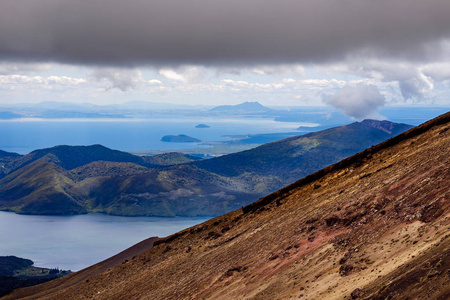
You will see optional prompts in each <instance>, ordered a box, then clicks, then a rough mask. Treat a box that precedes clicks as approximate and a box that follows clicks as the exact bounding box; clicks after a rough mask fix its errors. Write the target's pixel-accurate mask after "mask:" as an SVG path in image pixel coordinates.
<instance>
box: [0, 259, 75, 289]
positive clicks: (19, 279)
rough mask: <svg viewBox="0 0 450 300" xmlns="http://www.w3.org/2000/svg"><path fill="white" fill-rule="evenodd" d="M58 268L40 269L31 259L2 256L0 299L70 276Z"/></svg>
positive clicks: (67, 272) (0, 265) (0, 262)
mask: <svg viewBox="0 0 450 300" xmlns="http://www.w3.org/2000/svg"><path fill="white" fill-rule="evenodd" d="M70 273H71V271H63V270H59V269H58V268H53V269H48V268H38V267H34V266H33V261H32V260H30V259H25V258H20V257H16V256H0V297H1V296H4V295H7V294H9V293H10V292H12V291H13V290H15V289H17V288H21V287H27V286H33V285H36V284H40V283H44V282H47V281H50V280H53V279H56V278H58V277H62V276H65V275H68V274H70Z"/></svg>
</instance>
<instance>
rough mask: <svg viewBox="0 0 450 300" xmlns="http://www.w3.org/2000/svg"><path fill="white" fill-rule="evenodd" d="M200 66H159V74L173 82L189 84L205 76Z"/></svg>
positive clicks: (203, 69)
mask: <svg viewBox="0 0 450 300" xmlns="http://www.w3.org/2000/svg"><path fill="white" fill-rule="evenodd" d="M205 72H206V70H205V68H204V67H202V66H194V65H187V66H180V67H178V68H161V69H160V70H159V75H161V76H162V77H164V78H165V79H168V80H170V81H173V82H175V83H183V84H191V83H197V82H199V81H201V80H202V79H203V78H204V76H205Z"/></svg>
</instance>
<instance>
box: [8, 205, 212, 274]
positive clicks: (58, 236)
mask: <svg viewBox="0 0 450 300" xmlns="http://www.w3.org/2000/svg"><path fill="white" fill-rule="evenodd" d="M208 219H209V218H207V217H195V218H184V217H176V218H158V217H118V216H109V215H104V214H87V215H75V216H30V215H17V214H14V213H10V212H0V256H5V255H15V256H18V257H23V258H28V259H31V260H33V261H34V265H35V266H38V267H49V268H55V267H58V268H60V269H64V270H72V271H77V270H81V269H83V268H85V267H88V266H90V265H92V264H95V263H97V262H100V261H102V260H104V259H106V258H108V257H111V256H112V255H114V254H117V253H119V252H120V251H122V250H125V249H126V248H128V247H130V246H132V245H134V244H136V243H138V242H140V241H142V240H144V239H146V238H149V237H152V236H159V237H164V236H168V235H170V234H172V233H175V232H178V231H180V230H182V229H185V228H188V227H191V226H194V225H196V224H199V223H202V222H204V221H206V220H208Z"/></svg>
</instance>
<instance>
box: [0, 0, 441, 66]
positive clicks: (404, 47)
mask: <svg viewBox="0 0 450 300" xmlns="http://www.w3.org/2000/svg"><path fill="white" fill-rule="evenodd" d="M449 15H450V2H449V1H448V0H427V1H422V0H421V1H418V0H417V1H416V0H377V1H365V0H314V1H310V0H298V1H294V0H277V1H264V0H227V1H213V0H127V1H125V0H121V1H118V0H89V1H81V0H80V1H73V0H70V1H66V0H40V1H33V0H22V1H17V0H2V1H1V2H0V59H9V60H11V59H19V60H27V59H29V60H36V59H37V60H50V61H61V62H70V63H92V64H97V63H106V64H108V63H112V64H138V63H149V64H158V63H161V64H166V63H175V64H178V63H202V64H210V63H224V62H227V63H230V62H231V63H249V64H251V63H260V62H265V63H286V62H288V63H289V62H326V61H332V60H335V59H340V58H344V57H346V56H347V55H349V54H364V55H370V56H382V57H394V58H395V57H402V58H407V59H427V58H430V57H429V56H435V55H438V54H439V41H440V40H441V39H442V38H448V37H449V34H450V18H449Z"/></svg>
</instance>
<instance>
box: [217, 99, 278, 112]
mask: <svg viewBox="0 0 450 300" xmlns="http://www.w3.org/2000/svg"><path fill="white" fill-rule="evenodd" d="M209 111H211V112H222V113H261V112H269V111H272V109H270V108H268V107H265V106H263V105H261V104H260V103H259V102H244V103H241V104H237V105H221V106H216V107H214V108H211V109H210V110H209Z"/></svg>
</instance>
